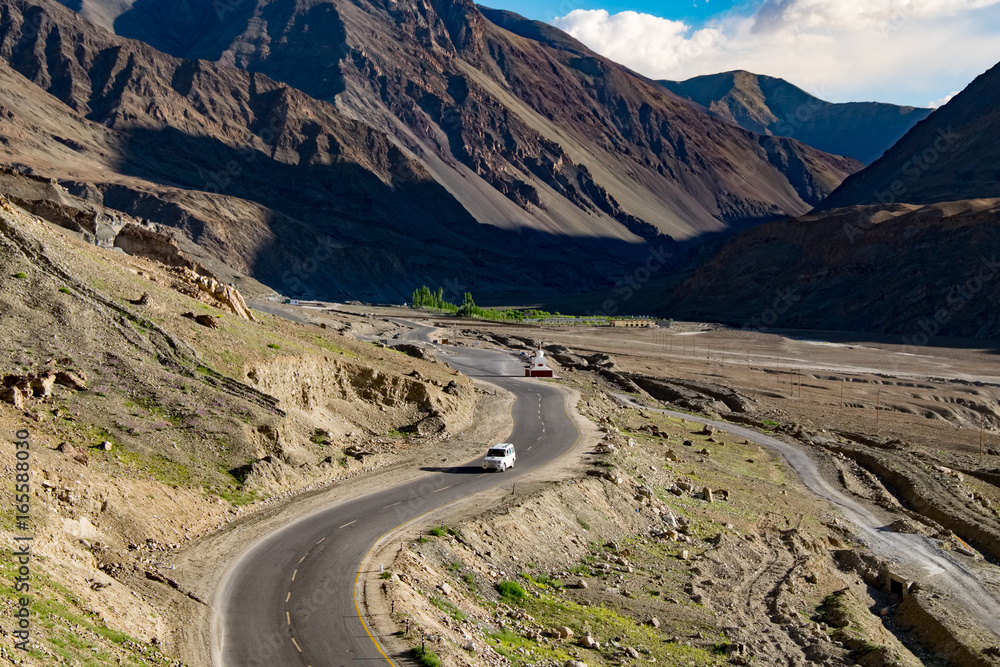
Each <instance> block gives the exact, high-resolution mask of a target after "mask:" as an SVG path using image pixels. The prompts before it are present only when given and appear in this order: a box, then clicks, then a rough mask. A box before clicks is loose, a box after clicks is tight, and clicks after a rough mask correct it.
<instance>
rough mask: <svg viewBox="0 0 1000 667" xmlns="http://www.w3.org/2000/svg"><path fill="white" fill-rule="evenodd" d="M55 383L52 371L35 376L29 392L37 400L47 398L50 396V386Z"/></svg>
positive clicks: (54, 375)
mask: <svg viewBox="0 0 1000 667" xmlns="http://www.w3.org/2000/svg"><path fill="white" fill-rule="evenodd" d="M55 383H56V374H55V373H54V372H52V371H48V372H46V373H43V374H42V375H37V376H35V377H34V378H33V379H32V380H31V392H32V393H33V394H34V395H35V396H36V397H37V398H48V397H49V396H51V395H52V386H53V385H54V384H55Z"/></svg>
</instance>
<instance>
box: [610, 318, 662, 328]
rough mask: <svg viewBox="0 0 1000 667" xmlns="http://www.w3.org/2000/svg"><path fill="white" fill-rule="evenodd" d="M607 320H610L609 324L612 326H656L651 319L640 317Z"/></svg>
mask: <svg viewBox="0 0 1000 667" xmlns="http://www.w3.org/2000/svg"><path fill="white" fill-rule="evenodd" d="M609 322H610V324H611V326H613V327H628V328H630V329H634V328H637V327H645V328H650V327H654V326H656V323H655V322H653V320H649V319H645V318H642V319H639V318H636V319H633V318H626V319H621V320H609Z"/></svg>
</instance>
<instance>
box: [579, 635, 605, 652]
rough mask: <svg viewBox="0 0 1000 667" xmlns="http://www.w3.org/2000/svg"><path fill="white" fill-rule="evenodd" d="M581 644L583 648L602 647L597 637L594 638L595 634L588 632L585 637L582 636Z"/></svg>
mask: <svg viewBox="0 0 1000 667" xmlns="http://www.w3.org/2000/svg"><path fill="white" fill-rule="evenodd" d="M580 646H582V647H583V648H594V649H598V648H601V643H600V642H599V641H597V640H596V639H594V637H593V635H591V634H590V633H589V632H588V633H587V634H585V635H584V636H583V637H581V638H580Z"/></svg>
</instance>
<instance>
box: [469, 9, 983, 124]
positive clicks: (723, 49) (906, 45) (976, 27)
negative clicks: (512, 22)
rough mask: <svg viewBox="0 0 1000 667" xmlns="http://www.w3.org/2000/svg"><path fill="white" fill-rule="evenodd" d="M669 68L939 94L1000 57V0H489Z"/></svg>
mask: <svg viewBox="0 0 1000 667" xmlns="http://www.w3.org/2000/svg"><path fill="white" fill-rule="evenodd" d="M483 4H486V5H488V6H491V7H495V8H497V9H509V10H511V11H514V12H517V13H519V14H522V15H524V16H527V17H528V18H532V19H535V20H539V21H545V22H547V23H551V24H553V25H556V26H557V27H559V28H561V29H563V30H565V31H566V32H568V33H570V34H571V35H573V36H574V37H576V38H577V39H579V40H580V41H582V42H583V43H584V44H586V45H587V46H589V47H590V48H592V49H593V50H594V51H597V52H598V53H600V54H602V55H604V56H607V57H608V58H611V59H612V60H615V61H617V62H620V63H622V64H623V65H626V66H628V67H631V68H632V69H634V70H636V71H638V72H640V73H642V74H645V75H646V76H649V77H652V78H657V79H677V80H681V79H687V78H690V77H692V76H698V75H701V74H714V73H718V72H723V71H727V70H733V69H746V70H749V71H752V72H756V73H758V74H767V75H771V76H778V77H781V78H784V79H786V80H788V81H790V82H792V83H794V84H795V85H797V86H800V87H801V88H804V89H805V90H807V91H808V92H810V93H813V94H814V95H816V96H818V97H820V98H823V99H826V100H830V101H832V102H851V101H879V102H893V103H895V104H909V105H913V106H936V105H938V104H940V103H943V102H944V101H946V100H947V99H948V98H949V97H950V96H951V95H953V94H955V93H957V92H959V91H960V90H962V89H963V88H964V87H965V86H966V85H968V84H969V82H970V81H972V79H974V78H975V77H976V76H978V75H979V74H981V73H982V72H984V71H986V70H987V69H989V68H990V67H992V66H993V65H995V64H997V63H998V62H1000V0H743V1H733V0H714V1H706V0H697V1H695V0H689V1H688V2H652V1H650V0H487V1H486V2H483Z"/></svg>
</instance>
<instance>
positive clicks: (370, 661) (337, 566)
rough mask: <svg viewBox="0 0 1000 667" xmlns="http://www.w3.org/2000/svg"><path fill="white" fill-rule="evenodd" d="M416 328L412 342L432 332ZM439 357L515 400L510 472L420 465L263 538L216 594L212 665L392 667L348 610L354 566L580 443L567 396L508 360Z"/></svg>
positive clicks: (352, 608) (476, 465)
mask: <svg viewBox="0 0 1000 667" xmlns="http://www.w3.org/2000/svg"><path fill="white" fill-rule="evenodd" d="M418 327H419V328H418V330H417V332H416V334H417V336H420V335H426V332H427V331H428V330H429V329H430V328H429V327H423V326H422V325H418ZM406 338H412V337H411V336H407V337H406ZM439 354H440V355H441V357H442V360H443V361H446V362H448V364H449V365H451V366H452V367H453V368H456V369H458V370H460V371H462V372H463V373H465V374H467V375H470V376H478V377H480V378H482V379H484V380H486V381H488V382H491V383H493V384H495V385H497V386H499V387H501V388H503V389H506V390H508V391H510V392H512V393H513V394H514V395H515V396H516V399H517V400H516V401H515V402H514V405H513V407H512V417H513V421H514V427H513V430H512V432H511V434H510V436H509V437H508V441H509V442H513V443H515V445H516V446H517V465H515V467H514V468H512V469H510V470H508V471H506V472H503V473H484V472H483V471H482V469H481V467H480V465H481V460H480V459H476V460H473V461H469V462H468V463H466V464H463V465H459V466H455V467H449V468H446V469H435V468H427V470H428V474H427V475H426V476H424V477H422V478H420V479H418V480H415V481H413V482H410V483H407V484H403V485H400V486H395V487H390V488H384V489H373V490H372V492H371V493H369V494H367V495H365V496H363V497H359V498H354V499H352V500H348V501H345V502H341V503H339V504H337V505H334V506H332V507H329V508H326V509H323V510H321V511H318V512H315V513H313V514H310V515H308V516H306V517H303V518H301V519H299V520H297V521H295V522H293V523H291V524H289V525H288V526H287V527H285V528H283V529H281V530H279V531H277V532H274V533H272V534H270V535H266V536H262V538H261V539H260V540H259V541H258V542H256V543H255V544H253V545H252V546H251V547H250V548H249V549H247V550H246V551H245V552H244V553H243V554H242V555H241V556H240V558H239V559H238V560H237V561H236V562H235V563H234V564H233V565H232V566H231V567H230V569H229V570H228V571H227V572H226V574H225V576H224V579H223V581H222V583H221V585H220V587H219V591H218V593H217V595H216V599H215V615H214V617H213V622H212V642H213V647H212V660H213V664H214V665H215V666H216V667H253V666H257V665H259V666H261V667H274V666H275V665H281V666H282V667H292V666H296V665H311V666H312V667H346V666H347V665H351V666H357V665H378V664H385V663H386V662H387V661H388V662H389V663H390V664H392V660H391V659H390V658H391V656H386V655H385V654H384V653H383V652H382V648H381V647H380V645H379V644H378V643H377V642H376V641H374V640H373V639H372V638H371V636H370V634H369V630H368V628H367V625H366V624H365V623H364V621H363V619H362V618H361V617H360V616H359V613H358V608H357V606H356V603H355V597H354V592H355V586H356V583H357V580H358V576H359V569H360V567H361V563H362V561H363V560H364V558H365V557H366V555H367V554H368V552H369V550H370V549H371V548H372V546H373V545H374V544H375V543H376V542H377V541H378V540H379V539H380V538H381V537H382V536H384V535H385V534H387V533H389V532H391V531H392V530H394V529H395V528H398V527H399V526H401V525H402V524H405V523H407V522H410V521H412V520H414V519H416V518H418V517H420V516H422V515H424V514H427V513H428V512H431V511H434V510H435V509H438V508H441V507H443V506H445V505H447V504H449V503H453V502H455V501H458V500H461V499H463V498H467V497H468V496H471V495H474V494H476V493H479V492H481V491H484V490H487V489H490V488H494V487H496V486H498V485H500V484H506V483H509V482H511V481H513V480H514V478H515V477H516V476H517V475H518V474H521V473H524V472H526V471H528V470H531V469H534V468H538V467H539V466H542V465H545V464H546V463H548V462H550V461H552V460H553V459H555V458H558V457H559V456H561V455H562V454H564V453H566V452H568V451H569V450H571V449H572V448H573V447H574V445H575V444H576V442H577V441H578V440H579V431H578V430H577V428H576V425H575V424H574V423H573V421H572V419H571V418H570V416H569V414H568V412H567V406H566V398H565V394H564V393H562V392H561V391H559V390H558V389H557V388H556V387H554V386H552V385H550V384H548V383H545V382H540V381H537V380H527V379H525V378H524V377H523V373H524V371H523V366H522V365H521V364H520V363H519V362H518V361H517V360H516V359H515V358H513V357H512V356H511V355H510V354H506V353H503V352H498V351H493V350H477V349H470V348H463V347H455V348H439Z"/></svg>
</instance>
